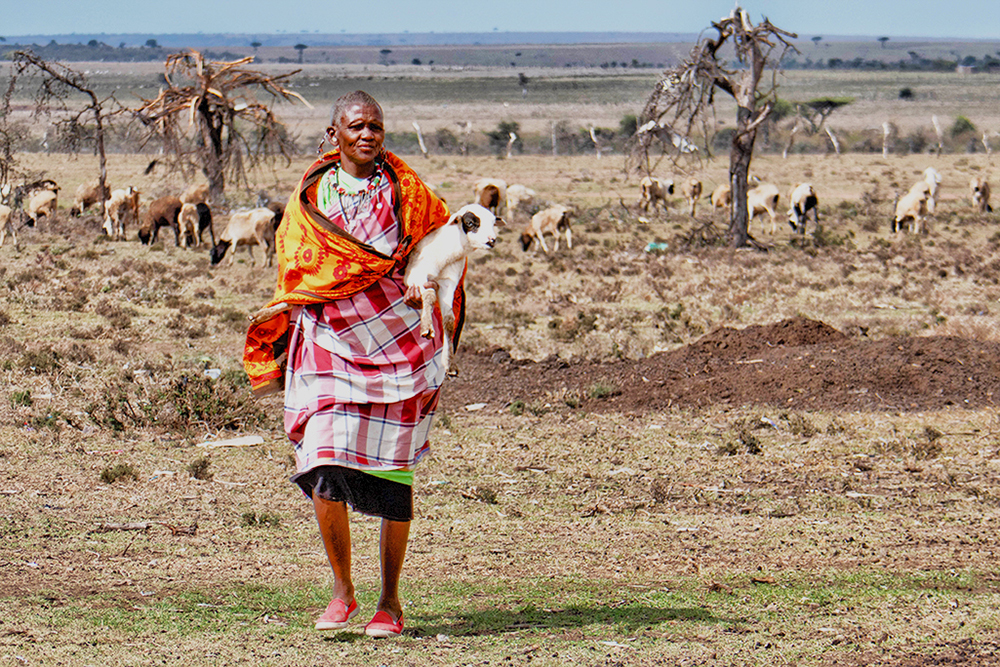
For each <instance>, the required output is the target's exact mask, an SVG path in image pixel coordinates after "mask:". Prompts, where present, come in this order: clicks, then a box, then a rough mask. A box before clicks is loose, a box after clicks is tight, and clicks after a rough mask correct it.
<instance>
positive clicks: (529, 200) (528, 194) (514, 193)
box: [507, 183, 538, 223]
mask: <svg viewBox="0 0 1000 667" xmlns="http://www.w3.org/2000/svg"><path fill="white" fill-rule="evenodd" d="M537 194H538V193H536V192H535V191H534V190H532V189H531V188H529V187H527V186H525V185H521V184H520V183H515V184H513V185H511V186H510V187H508V188H507V215H508V216H509V217H510V221H511V222H512V223H513V222H514V221H515V216H516V215H517V214H518V213H520V212H522V211H523V212H524V213H525V214H526V215H527V210H528V208H529V207H530V206H531V205H532V204H534V202H535V197H536V196H537Z"/></svg>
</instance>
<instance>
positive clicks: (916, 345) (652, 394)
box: [443, 317, 1000, 413]
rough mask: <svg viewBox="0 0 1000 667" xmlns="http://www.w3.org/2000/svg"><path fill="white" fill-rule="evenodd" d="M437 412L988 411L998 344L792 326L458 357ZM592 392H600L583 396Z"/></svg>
mask: <svg viewBox="0 0 1000 667" xmlns="http://www.w3.org/2000/svg"><path fill="white" fill-rule="evenodd" d="M460 369H461V371H460V374H459V376H458V377H457V378H456V379H455V381H454V382H452V383H451V384H450V386H449V387H448V390H447V392H445V395H444V398H443V400H444V401H445V405H446V407H451V406H463V405H467V404H474V403H479V402H488V401H490V402H494V403H496V402H503V401H507V402H513V401H516V400H520V401H523V402H525V403H529V402H531V401H535V400H544V399H546V398H547V397H551V396H552V395H554V394H555V393H557V392H559V391H561V390H565V391H568V392H571V393H572V392H576V393H577V394H578V395H579V396H580V397H581V400H582V401H583V403H582V405H583V407H585V409H586V410H588V411H592V412H593V411H597V412H600V411H613V412H632V413H645V412H650V411H657V410H663V409H665V408H670V407H674V406H680V407H698V408H700V407H708V406H711V405H716V404H732V405H734V406H738V405H768V406H773V407H787V408H794V409H809V410H822V409H828V410H878V411H885V410H890V411H925V410H936V409H941V408H945V407H948V406H964V407H970V408H982V407H988V406H992V405H994V404H995V403H994V394H995V393H996V392H998V391H1000V344H997V343H993V342H983V341H977V340H967V339H960V338H953V337H943V336H934V337H926V338H919V337H912V336H908V337H897V338H888V339H882V340H877V341H876V340H870V339H868V338H867V337H866V336H865V335H864V334H862V333H859V334H856V335H853V336H849V335H846V334H844V333H841V332H840V331H837V330H836V329H834V328H832V327H830V326H829V325H827V324H824V323H822V322H817V321H815V320H810V319H807V318H802V317H798V318H793V319H788V320H784V321H782V322H778V323H776V324H771V325H763V326H761V325H754V326H749V327H746V328H744V329H739V330H737V329H730V328H721V329H717V330H716V331H714V332H712V333H710V334H708V335H706V336H704V337H703V338H701V339H700V340H698V341H697V342H695V343H693V344H691V345H687V346H685V347H682V348H679V349H677V350H673V351H670V352H664V353H660V354H656V355H653V356H651V357H649V358H646V359H641V360H637V361H630V360H623V361H618V362H612V363H600V362H592V361H582V362H579V363H576V362H567V361H564V360H561V359H558V358H549V359H547V360H544V361H542V362H538V363H535V362H531V361H518V360H514V359H512V358H511V357H510V355H509V354H507V353H506V352H505V351H504V350H500V349H497V350H486V351H479V352H475V353H473V352H466V353H464V355H463V356H462V357H461V361H460ZM595 385H602V386H603V385H608V386H607V389H610V392H611V395H610V396H606V397H603V398H602V397H594V396H593V395H592V394H594V393H596V392H595V389H594V387H595Z"/></svg>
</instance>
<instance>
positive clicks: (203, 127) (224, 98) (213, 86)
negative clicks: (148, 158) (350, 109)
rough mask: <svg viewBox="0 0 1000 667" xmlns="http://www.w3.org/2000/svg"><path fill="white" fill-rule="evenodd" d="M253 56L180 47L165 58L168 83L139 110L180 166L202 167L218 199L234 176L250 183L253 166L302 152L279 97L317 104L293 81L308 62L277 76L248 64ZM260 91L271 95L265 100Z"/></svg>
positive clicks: (214, 195)
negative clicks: (279, 112)
mask: <svg viewBox="0 0 1000 667" xmlns="http://www.w3.org/2000/svg"><path fill="white" fill-rule="evenodd" d="M251 62H253V57H252V56H251V57H246V58H241V59H239V60H234V61H231V62H225V61H220V62H216V61H207V60H205V58H204V57H203V56H202V54H201V53H199V52H197V51H190V52H188V53H175V54H172V55H170V56H169V57H168V58H167V60H166V62H165V63H164V69H165V72H164V80H165V82H166V83H167V87H166V88H163V89H161V90H160V93H159V95H157V96H156V98H155V99H152V100H143V104H142V105H141V106H140V107H139V108H138V109H136V110H135V113H136V116H137V117H138V118H139V120H140V121H141V122H142V124H143V125H144V126H145V127H146V128H147V130H148V132H149V135H148V137H147V141H149V140H151V139H153V138H157V139H159V140H160V141H161V142H162V144H163V149H164V152H165V153H167V154H169V155H170V156H172V158H173V162H174V166H175V167H177V168H180V169H183V170H185V171H189V170H190V167H191V166H192V165H197V166H198V167H200V168H201V170H202V171H203V172H204V174H205V177H206V178H207V179H208V183H209V188H210V191H211V196H212V199H213V200H215V201H218V202H221V201H222V200H223V199H224V197H225V188H226V180H227V176H228V178H229V179H230V180H231V181H232V182H233V183H236V184H241V185H243V186H247V187H248V186H249V179H248V176H247V173H248V171H249V170H251V169H254V168H256V167H257V166H259V165H261V164H263V163H264V162H267V161H270V160H272V159H274V158H276V157H281V158H284V159H285V161H286V162H290V160H291V157H292V156H293V155H294V154H295V151H296V146H295V142H294V140H293V139H292V138H291V137H289V136H288V132H287V129H286V127H285V125H284V123H282V122H281V121H280V120H279V119H278V118H277V116H275V115H274V112H273V111H272V109H271V105H272V104H273V103H274V102H275V101H277V100H279V99H283V100H286V101H289V102H296V101H298V102H302V103H303V104H305V105H306V106H309V107H311V105H310V104H309V102H307V101H306V99H305V98H304V97H302V96H301V95H299V94H298V93H296V92H295V91H292V90H289V89H288V87H287V86H288V80H289V79H290V78H291V77H292V76H294V75H295V74H297V73H298V72H299V71H300V70H295V71H293V72H288V73H286V74H279V75H277V76H269V75H267V74H264V73H263V72H259V71H256V70H252V69H246V68H245V67H244V66H245V65H248V64H249V63H251ZM257 93H264V94H266V95H268V96H270V98H271V99H270V100H269V101H268V102H267V103H264V102H260V101H258V100H257V98H256V94H257Z"/></svg>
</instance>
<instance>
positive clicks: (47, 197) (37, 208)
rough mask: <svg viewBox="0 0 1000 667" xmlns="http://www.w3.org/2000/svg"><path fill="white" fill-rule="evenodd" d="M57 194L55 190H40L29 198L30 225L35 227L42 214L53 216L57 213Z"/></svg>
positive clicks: (47, 216) (48, 216)
mask: <svg viewBox="0 0 1000 667" xmlns="http://www.w3.org/2000/svg"><path fill="white" fill-rule="evenodd" d="M57 204H58V202H57V195H56V191H55V190H39V191H37V192H35V194H33V195H31V199H29V200H28V218H29V219H30V220H31V222H30V223H29V225H30V226H31V227H34V226H35V225H37V224H38V219H39V218H41V217H42V216H45V217H46V218H51V217H52V216H53V215H55V212H56V207H57Z"/></svg>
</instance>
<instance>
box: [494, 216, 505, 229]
mask: <svg viewBox="0 0 1000 667" xmlns="http://www.w3.org/2000/svg"><path fill="white" fill-rule="evenodd" d="M493 224H495V225H496V226H497V227H506V226H507V222H506V221H505V220H504V219H503V218H500V217H498V218H497V219H496V222H495V223H493Z"/></svg>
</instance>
